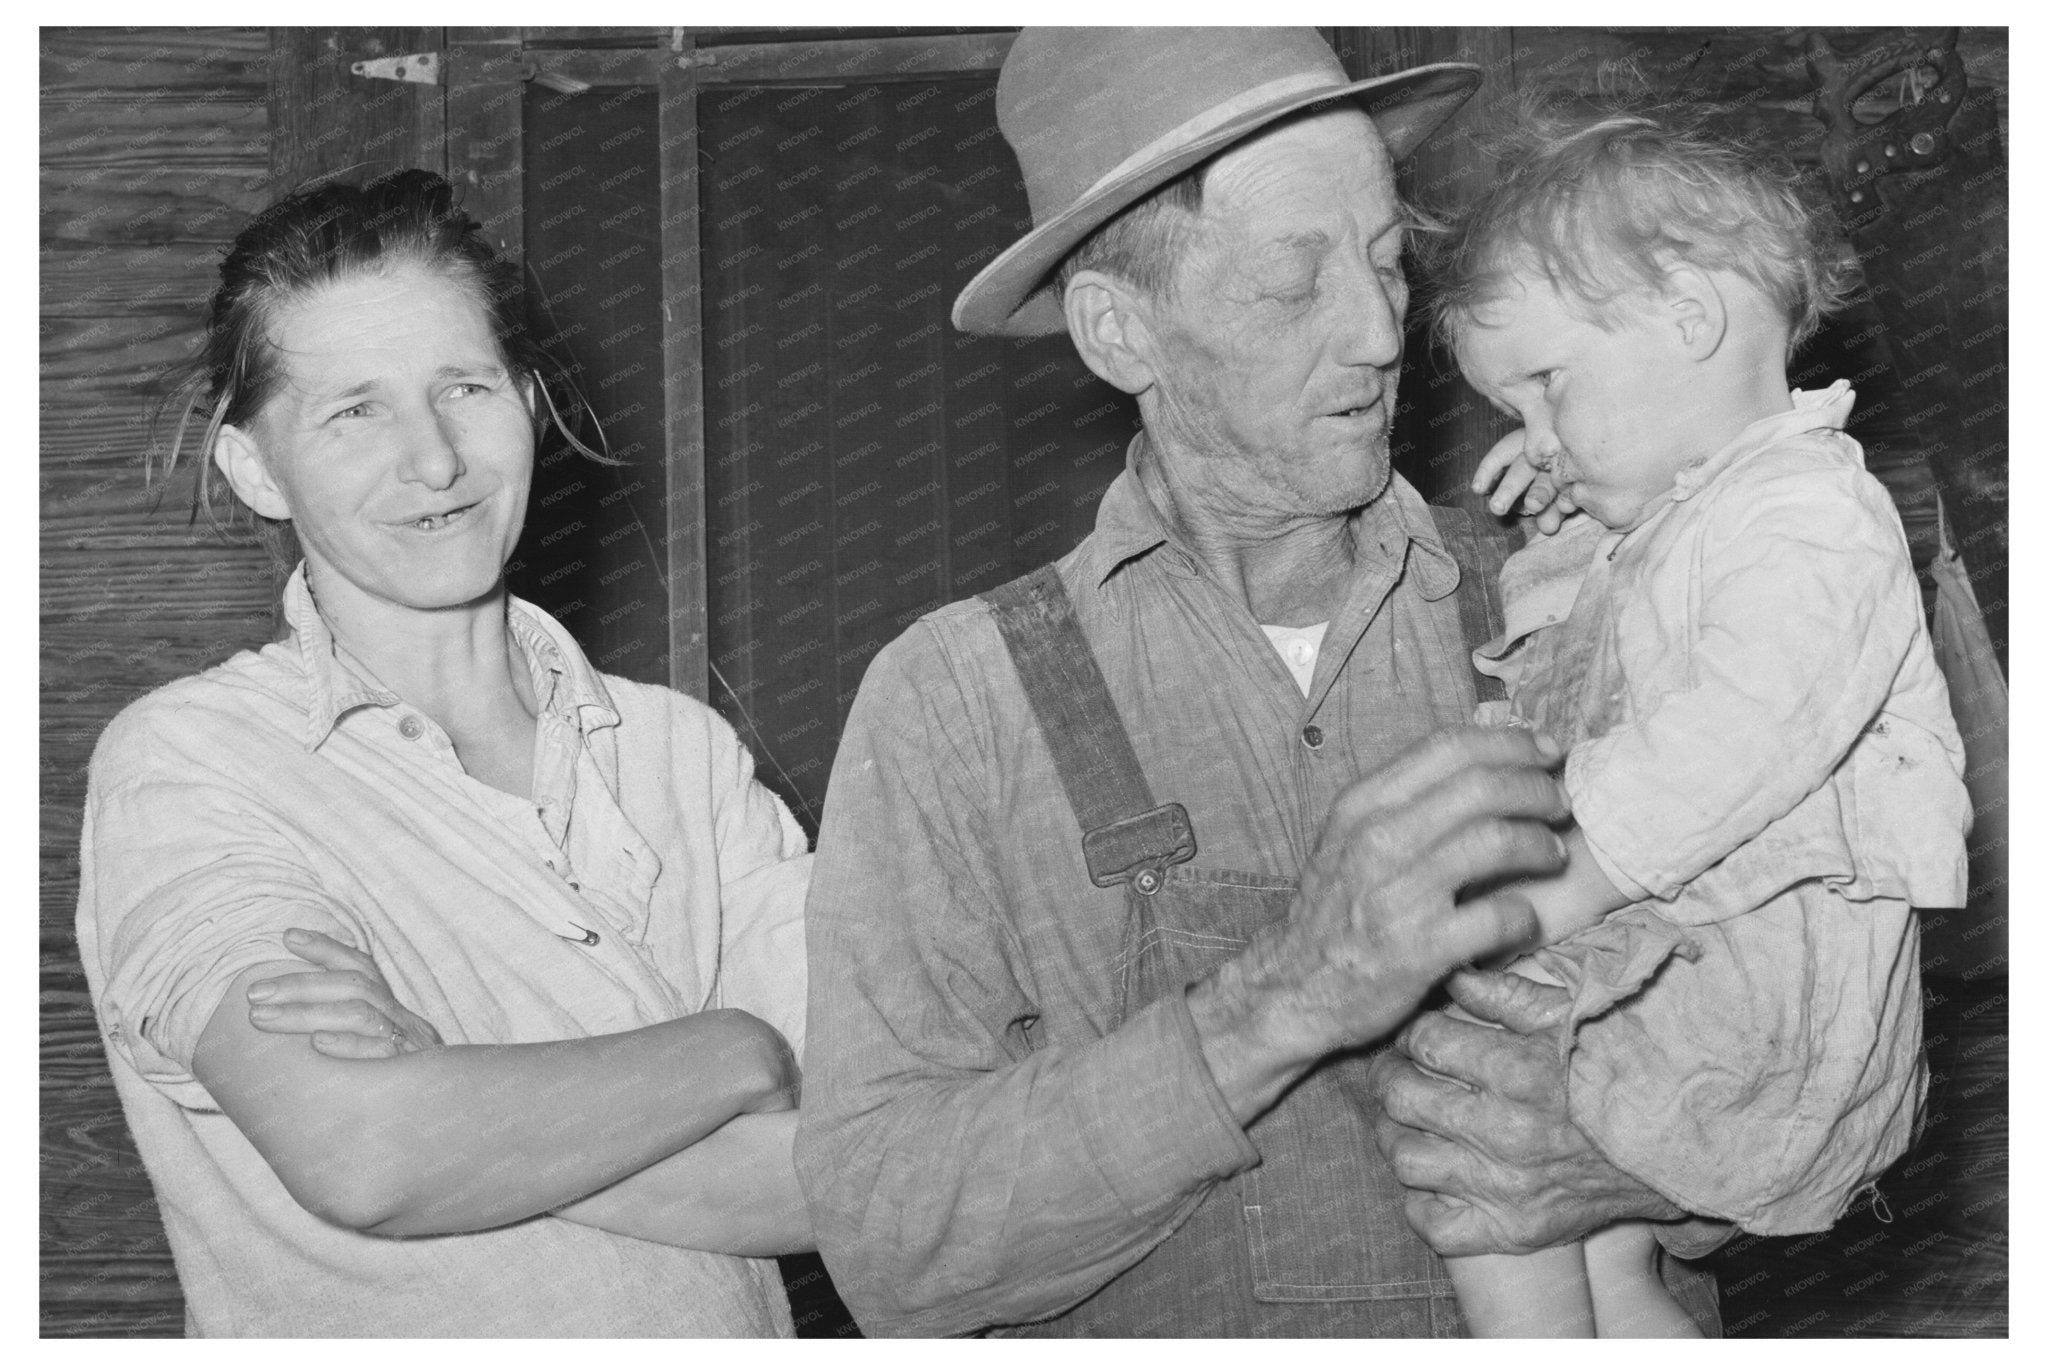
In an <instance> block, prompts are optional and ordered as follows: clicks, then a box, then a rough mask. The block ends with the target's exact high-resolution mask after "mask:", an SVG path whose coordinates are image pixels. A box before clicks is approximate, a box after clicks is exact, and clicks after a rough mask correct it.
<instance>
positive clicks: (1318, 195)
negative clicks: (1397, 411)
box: [1146, 109, 1408, 519]
mask: <svg viewBox="0 0 2048 1365" xmlns="http://www.w3.org/2000/svg"><path fill="white" fill-rule="evenodd" d="M1405 222H1406V217H1405V215H1404V213H1403V212H1402V210H1401V207H1400V205H1399V202H1398V201H1397V200H1396V198H1395V194H1394V172H1393V163H1392V161H1391V159H1390V158H1389V157H1388V155H1387V151H1386V148H1385V146H1384V145H1383V144H1382V143H1381V142H1380V138H1379V134H1378V133H1377V132H1376V131H1375V130H1374V129H1373V126H1372V123H1371V121H1370V120H1368V119H1367V118H1366V116H1365V115H1364V114H1363V113H1362V112H1360V111H1358V110H1356V109H1341V110H1331V111H1327V112H1324V113H1321V114H1318V115H1315V116H1312V117H1309V118H1305V119H1300V120H1296V121H1293V122H1290V123H1286V124H1283V125H1281V126H1280V127H1279V128H1277V129H1276V130H1274V131H1273V132H1270V133H1267V134H1265V135H1264V136H1262V137H1259V138H1256V139H1254V140H1253V141H1251V142H1248V143H1245V144H1243V145H1241V146H1239V147H1236V148H1233V149H1232V150H1231V151H1230V152H1228V153H1226V154H1225V155H1223V156H1222V157H1221V158H1219V159H1218V160H1217V161H1216V162H1215V164H1214V165H1213V166H1211V167H1210V169H1209V173H1208V176H1207V178H1206V180H1205V182H1204V185H1203V203H1202V210H1201V215H1200V217H1199V219H1198V220H1197V221H1196V223H1195V224H1194V225H1193V226H1192V229H1191V230H1190V231H1189V232H1188V234H1187V236H1186V241H1187V243H1188V245H1187V248H1186V250H1185V251H1184V252H1183V254H1182V256H1181V259H1180V261H1179V264H1178V268H1177V270H1176V273H1175V277H1174V287H1173V289H1172V291H1171V292H1170V294H1168V295H1167V296H1166V297H1162V298H1158V299H1153V300H1150V301H1149V302H1148V304H1147V305H1146V306H1147V310H1148V316H1149V318H1150V320H1151V323H1152V333H1153V336H1154V338H1155V343H1156V344H1155V348H1154V351H1153V354H1152V357H1151V359H1152V366H1153V371H1154V377H1155V384H1154V387H1153V389H1152V390H1151V393H1150V398H1151V402H1150V404H1149V405H1148V411H1147V413H1146V424H1147V429H1148V431H1149V433H1150V435H1151V436H1152V438H1153V439H1154V440H1155V442H1157V443H1159V444H1160V445H1161V446H1162V448H1163V450H1164V451H1165V452H1166V453H1167V455H1168V457H1169V458H1175V459H1178V460H1179V461H1180V462H1181V469H1182V471H1183V472H1184V474H1185V475H1186V476H1187V477H1188V478H1189V479H1191V480H1194V481H1197V482H1198V483H1199V485H1200V486H1202V487H1203V488H1204V489H1205V490H1206V493H1205V496H1207V497H1208V498H1209V499H1210V500H1212V501H1213V502H1214V503H1215V505H1217V506H1218V508H1219V510H1223V511H1225V512H1227V513H1230V514H1239V513H1242V514H1244V515H1248V516H1250V517H1253V518H1278V519H1290V518H1296V517H1300V516H1304V515H1330V514H1333V513H1337V512H1342V511H1346V510H1348V509H1351V508H1355V507H1360V506H1363V505H1364V504H1366V503H1368V502H1371V501H1372V500H1373V499H1374V498H1376V497H1378V496H1379V495H1380V493H1381V492H1382V491H1383V490H1384V489H1385V488H1386V485H1387V474H1388V470H1389V468H1390V464H1389V460H1388V454H1387V437H1388V432H1389V430H1390V428H1391V426H1392V419H1393V409H1394V386H1395V381H1396V379H1397V378H1398V377H1399V374H1400V362H1401V340H1402V339H1401V318H1402V314H1403V312H1404V311H1405V310H1406V308H1407V303H1408V286H1407V281H1406V279H1405V278H1404V277H1403V275H1402V273H1401V245H1402V236H1403V229H1404V224H1405Z"/></svg>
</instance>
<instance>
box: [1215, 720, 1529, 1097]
mask: <svg viewBox="0 0 2048 1365" xmlns="http://www.w3.org/2000/svg"><path fill="white" fill-rule="evenodd" d="M1557 761H1558V753H1557V750H1556V748H1555V746H1553V745H1550V744H1549V743H1548V742H1547V741H1545V740H1542V739H1540V738H1539V737H1537V736H1535V735H1533V734H1531V733H1530V732H1528V731H1526V730H1511V729H1492V730H1487V729H1478V728H1471V729H1459V730H1450V731H1445V732H1443V733H1441V734H1438V735H1435V736H1432V737H1431V738H1429V739H1428V740H1425V741H1424V742H1423V743H1421V744H1418V745H1416V746H1415V747H1413V748H1411V749H1410V750H1408V751H1407V752H1406V753H1405V754H1403V755H1402V756H1401V757H1399V758H1397V759H1395V760H1394V761H1393V762H1392V763H1390V764H1388V765H1387V766H1386V767H1384V768H1382V769H1380V770H1379V771H1378V772H1375V773H1372V774H1370V775H1368V776H1366V777H1364V778H1361V779H1360V780H1359V781H1357V782H1355V783H1353V784H1352V785H1351V786H1350V787H1349V788H1348V789H1346V790H1345V791H1344V793H1343V794H1342V795H1340V796H1339V797H1338V798H1337V800H1336V802H1335V803H1334V805H1333V806H1332V808H1331V812H1330V816H1329V818H1328V820H1327V821H1326V822H1325V823H1324V826H1323V832H1322V836H1321V838H1320V839H1319V840H1318V842H1317V845H1316V849H1315V852H1314V854H1313V855H1312V856H1311V858H1310V859H1309V862H1308V865H1307V867H1306V868H1304V869H1303V873H1302V880H1301V890H1300V892H1299V894H1298V895H1297V896H1296V898H1295V902H1294V906H1293V909H1292V911H1291V912H1290V914H1289V916H1288V919H1287V921H1286V922H1285V923H1284V924H1281V925H1277V926H1274V927H1273V928H1271V929H1269V930H1267V931H1265V932H1262V933H1261V934H1260V935H1259V936H1258V937H1257V938H1256V939H1254V940H1253V942H1252V944H1251V946H1250V947H1248V948H1247V949H1246V950H1245V951H1244V952H1243V953H1242V954H1241V955H1240V956H1238V957H1236V958H1234V959H1232V960H1231V961H1230V962H1227V963H1225V964H1224V965H1223V966H1222V967H1221V968H1219V969H1218V970H1217V972H1216V973H1215V974H1214V975H1213V976H1211V977H1209V978H1207V979H1205V980H1204V981H1201V982H1198V983H1197V984H1196V985H1195V986H1194V987H1193V988H1192V989H1191V991H1190V993H1189V996H1188V1008H1189V1012H1190V1013H1191V1014H1192V1015H1193V1017H1194V1021H1195V1028H1196V1032H1197V1033H1198V1035H1199V1036H1200V1037H1201V1039H1202V1048H1203V1054H1204V1056H1205V1057H1206V1058H1207V1059H1208V1061H1209V1066H1210V1071H1211V1074H1212V1075H1214V1077H1215V1079H1216V1082H1217V1085H1218V1087H1219V1088H1220V1089H1221V1090H1222V1092H1223V1095H1224V1098H1225V1099H1226V1101H1227V1102H1228V1103H1229V1104H1230V1107H1231V1112H1232V1113H1233V1115H1235V1116H1236V1117H1237V1118H1238V1120H1239V1121H1240V1122H1246V1121H1249V1119H1251V1118H1252V1117H1254V1116H1256V1115H1257V1114H1258V1113H1260V1112H1262V1111H1263V1110H1264V1109H1265V1108H1266V1107H1267V1106H1268V1105H1270V1104H1272V1103H1273V1102H1274V1101H1275V1100H1276V1099H1278V1098H1279V1096H1280V1093H1281V1092H1282V1091H1284V1090H1285V1089H1286V1087H1287V1086H1288V1085H1289V1084H1291V1083H1292V1082H1293V1080H1294V1079H1295V1078H1296V1077H1298V1076H1299V1075H1300V1074H1301V1073H1302V1071H1303V1070H1305V1069H1306V1068H1307V1067H1308V1066H1310V1065H1312V1064H1313V1063H1314V1062H1315V1061H1317V1060H1318V1059H1320V1058H1321V1057H1323V1056H1324V1055H1326V1054H1328V1053H1330V1052H1334V1051H1337V1050H1339V1049H1342V1048H1348V1047H1356V1046H1359V1045H1361V1044H1364V1043H1369V1042H1371V1041H1373V1040H1374V1039H1377V1038H1381V1037H1384V1036H1385V1035H1386V1034H1388V1033H1391V1032H1392V1031H1393V1030H1394V1029H1396V1028H1398V1027H1400V1025H1401V1023H1402V1021H1403V1020H1405V1019H1407V1018H1408V1016H1409V1015H1410V1014H1412V1013H1413V1012H1414V1010H1415V1009H1416V1007H1417V1006H1418V1005H1419V1004H1420V1003H1421V1002H1422V998H1423V996H1424V995H1426V994H1427V993H1428V991H1429V990H1430V988H1431V987H1432V986H1434V985H1435V984H1436V983H1437V982H1438V981H1439V980H1441V979H1442V978H1443V977H1444V975H1445V974H1446V973H1448V972H1450V971H1452V970H1454V969H1455V968H1457V967H1460V966H1463V965H1464V964H1465V963H1468V962H1471V961H1473V960H1475V959H1480V958H1487V957H1491V956H1493V955H1495V954H1497V953H1500V952H1502V951H1504V950H1507V949H1512V948H1515V947H1518V946H1520V945H1522V944H1524V943H1526V942H1528V941H1529V939H1530V937H1531V935H1532V934H1533V932H1534V931H1535V927H1536V925H1535V919H1534V915H1533V913H1532V912H1531V910H1530V908H1529V906H1528V904H1527V902H1526V901H1524V900H1523V899H1522V898H1521V897H1519V896H1517V895H1514V894H1512V893H1499V894H1494V895H1482V896H1479V897H1476V898H1474V899H1472V900H1470V901H1467V902H1465V903H1463V904H1459V902H1458V897H1459V895H1460V893H1461V892H1463V891H1465V890H1466V889H1467V888H1470V887H1475V886H1482V885H1489V884H1498V883H1500V882H1502V881H1504V880H1506V879H1508V878H1512V877H1517V876H1540V875H1545V874H1549V873H1553V872H1555V871H1557V870H1558V868H1559V867H1561V866H1562V865H1563V863H1564V846H1563V844H1562V843H1561V842H1560V841H1559V839H1558V837H1557V835H1556V834H1555V833H1553V832H1552V830H1551V829H1550V826H1551V825H1552V824H1554V823H1556V822H1559V821H1562V820H1563V819H1564V818H1565V817H1566V815H1567V814H1568V813H1569V805H1568V803H1567V801H1566V799H1565V796H1564V793H1563V791H1562V790H1561V788H1560V785H1559V784H1558V782H1557V781H1556V780H1555V778H1554V777H1553V776H1552V773H1551V770H1552V769H1553V768H1554V767H1555V766H1556V764H1557Z"/></svg>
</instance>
